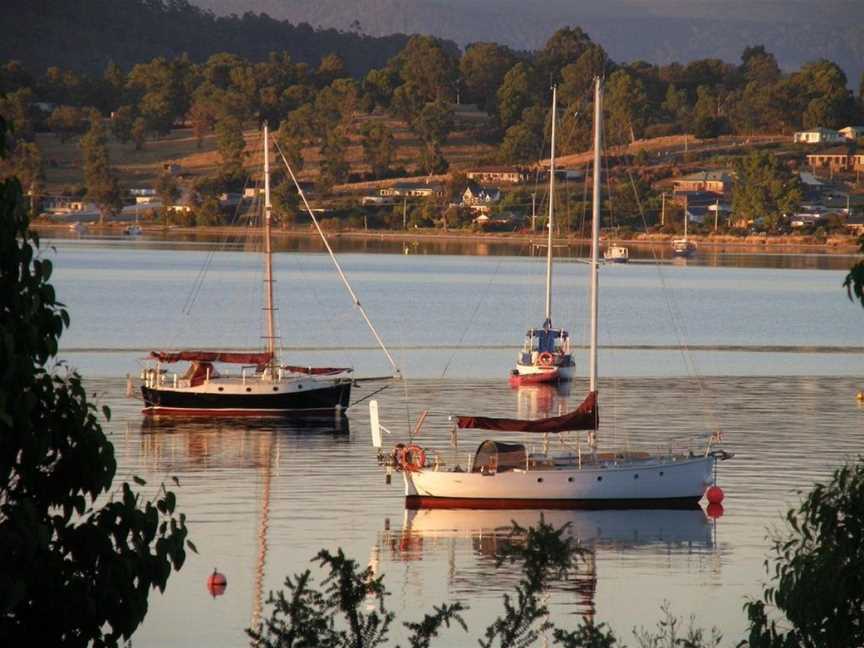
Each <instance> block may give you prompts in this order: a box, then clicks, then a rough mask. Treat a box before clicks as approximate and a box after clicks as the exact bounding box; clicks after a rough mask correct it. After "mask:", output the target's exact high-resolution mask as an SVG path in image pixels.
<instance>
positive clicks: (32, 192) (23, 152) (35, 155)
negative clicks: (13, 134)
mask: <svg viewBox="0 0 864 648" xmlns="http://www.w3.org/2000/svg"><path fill="white" fill-rule="evenodd" d="M14 159H15V175H16V176H18V179H19V180H20V182H21V185H22V186H23V187H26V188H27V193H28V195H29V196H30V209H31V212H32V214H33V216H36V214H37V212H36V206H37V205H38V204H39V195H40V194H41V193H42V189H43V187H44V184H45V166H44V164H43V163H42V151H40V150H39V145H38V144H36V142H24V141H20V142H18V145H17V146H16V147H15V155H14Z"/></svg>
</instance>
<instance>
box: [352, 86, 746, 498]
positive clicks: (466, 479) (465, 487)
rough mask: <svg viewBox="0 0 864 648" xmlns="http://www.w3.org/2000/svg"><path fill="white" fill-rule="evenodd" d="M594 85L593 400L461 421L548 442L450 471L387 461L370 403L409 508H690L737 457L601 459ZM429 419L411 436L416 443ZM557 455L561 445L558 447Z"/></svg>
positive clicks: (710, 452)
mask: <svg viewBox="0 0 864 648" xmlns="http://www.w3.org/2000/svg"><path fill="white" fill-rule="evenodd" d="M600 83H601V82H600V79H599V78H598V79H596V81H595V84H596V89H595V97H594V110H595V116H594V174H593V175H594V193H593V196H594V200H593V209H592V216H593V217H592V228H591V229H592V240H591V270H590V276H591V319H590V321H591V335H590V353H589V388H588V394H587V396H586V397H585V399H584V401H583V402H582V404H581V405H579V407H577V408H576V409H575V410H573V411H571V412H569V413H566V414H564V415H561V416H553V417H549V418H543V419H536V420H524V419H511V418H491V417H485V416H457V417H453V418H454V419H455V424H456V427H455V428H454V430H453V434H454V435H455V434H456V431H457V430H458V429H463V430H464V429H479V430H491V431H496V432H510V433H519V434H527V435H535V438H538V439H539V438H542V439H544V443H543V444H542V446H541V447H540V448H536V449H532V448H531V447H530V446H529V445H528V444H526V443H518V442H514V441H509V440H508V441H507V442H502V441H497V440H490V439H487V440H484V441H482V442H481V443H480V445H479V446H478V447H477V449H476V451H475V452H474V453H473V454H471V455H470V462H469V464H468V465H466V466H465V467H464V468H463V467H461V466H459V465H453V464H450V463H444V462H443V461H441V460H440V459H439V457H438V453H437V451H436V450H434V449H429V450H428V456H427V449H425V448H423V447H421V446H419V445H416V444H414V443H409V444H408V445H403V444H398V445H396V447H395V448H394V449H393V451H392V452H391V453H390V454H387V453H383V452H381V451H380V448H381V445H382V437H381V429H382V426H381V425H380V422H379V412H378V403H377V401H371V402H370V404H369V420H370V426H371V431H372V443H373V446H375V447H377V448H379V460H380V461H381V462H382V463H383V464H384V465H385V466H386V467H387V470H388V474H389V472H390V471H392V470H394V469H395V470H396V471H398V472H401V473H402V477H403V480H404V482H405V496H406V498H405V506H406V508H409V509H414V508H449V509H453V508H469V509H517V508H527V509H534V508H562V509H563V508H678V507H680V508H694V507H696V506H698V502H699V500H700V499H702V497H703V495H704V494H705V492H706V489H707V488H708V487H709V486H711V485H712V484H713V483H714V468H715V465H716V463H717V461H721V460H724V459H728V458H730V457H731V455H730V454H729V453H726V452H724V451H723V450H716V449H713V448H712V443H713V441H714V438H715V436H714V435H713V434H710V435H708V441H707V443H706V445H705V447H704V449H700V451H699V452H695V453H694V452H692V451H690V450H689V449H688V450H686V451H681V450H678V451H673V450H672V448H671V447H670V448H669V449H668V451H665V452H664V451H658V452H657V453H656V454H654V453H648V452H637V451H633V450H631V449H629V448H624V449H617V450H609V451H602V452H601V451H598V449H597V430H598V428H599V410H598V388H597V382H598V379H597V374H598V372H597V343H598V324H599V321H598V305H599V297H598V292H599V281H598V272H599V265H600V264H599V248H600V242H599V239H600V200H599V198H600V185H599V183H600V173H601V171H600V169H601V165H600V145H601V135H600V134H601V132H602V129H601V124H600V121H601V119H602V115H603V112H602V88H601V85H600ZM422 420H423V417H421V419H420V420H418V423H417V425H416V426H415V428H414V434H413V435H412V436H416V434H417V432H418V431H419V430H418V428H419V427H420V425H421V424H422ZM578 431H586V432H587V444H586V445H582V443H581V442H580V440H579V439H578V437H577V438H576V439H566V441H567V442H566V443H564V442H563V441H564V438H563V437H560V436H559V437H558V438H561V439H562V444H561V446H560V450H559V451H558V452H552V451H551V450H552V448H551V445H552V444H550V443H549V442H548V438H549V436H550V435H562V434H564V433H567V432H578ZM554 446H555V447H559V446H558V443H555V444H554Z"/></svg>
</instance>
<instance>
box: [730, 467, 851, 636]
mask: <svg viewBox="0 0 864 648" xmlns="http://www.w3.org/2000/svg"><path fill="white" fill-rule="evenodd" d="M786 522H787V525H788V528H787V530H786V533H785V534H784V535H782V536H780V535H778V536H777V537H775V539H774V544H773V548H772V553H773V558H772V560H771V561H770V562H768V561H766V568H768V573H769V574H771V575H772V576H771V582H770V583H769V584H768V585H767V586H766V587H765V589H764V591H763V594H762V598H761V599H758V600H754V601H751V602H749V603H747V605H746V606H745V610H746V611H747V615H748V617H749V621H750V632H749V637H748V641H747V642H746V644H744V645H746V646H750V647H752V648H757V647H759V648H761V647H763V646H764V647H766V648H775V647H776V648H785V647H787V646H788V647H792V646H838V647H839V646H861V645H864V571H862V570H861V569H859V568H858V566H859V565H861V564H864V524H862V522H864V463H862V461H861V460H860V459H859V461H858V462H857V463H855V464H853V465H847V466H844V467H842V468H840V469H838V470H836V471H835V472H834V474H833V476H832V478H831V481H830V482H829V483H828V484H827V485H826V484H816V485H815V486H814V488H813V489H812V490H811V491H810V493H808V494H807V496H806V497H805V498H804V501H803V502H802V503H801V504H800V506H798V507H797V508H793V509H790V510H789V512H788V513H787V514H786ZM772 563H773V564H772ZM771 567H773V569H771ZM770 605H773V606H776V607H777V609H778V610H779V611H780V612H781V613H782V614H783V616H784V617H785V618H786V619H788V620H789V623H790V624H791V627H790V628H788V629H785V630H781V629H778V627H777V625H776V623H775V622H774V621H773V620H771V621H769V619H768V615H767V609H768V606H770Z"/></svg>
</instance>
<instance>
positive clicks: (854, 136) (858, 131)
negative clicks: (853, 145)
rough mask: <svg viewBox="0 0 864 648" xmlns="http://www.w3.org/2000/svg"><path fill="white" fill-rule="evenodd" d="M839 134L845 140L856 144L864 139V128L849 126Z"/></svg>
mask: <svg viewBox="0 0 864 648" xmlns="http://www.w3.org/2000/svg"><path fill="white" fill-rule="evenodd" d="M837 132H838V133H840V135H842V136H843V139H845V140H848V141H851V142H856V141H858V139H859V138H861V137H864V126H847V127H846V128H841V129H840V130H839V131H837Z"/></svg>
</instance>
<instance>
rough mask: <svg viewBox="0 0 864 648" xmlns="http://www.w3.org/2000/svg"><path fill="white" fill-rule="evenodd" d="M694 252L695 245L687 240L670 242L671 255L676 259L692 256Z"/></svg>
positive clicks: (681, 239)
mask: <svg viewBox="0 0 864 648" xmlns="http://www.w3.org/2000/svg"><path fill="white" fill-rule="evenodd" d="M695 251H696V244H695V243H694V242H693V241H690V240H688V239H687V238H680V239H673V240H672V254H674V255H675V256H678V257H689V256H692V255H693V253H694V252H695Z"/></svg>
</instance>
